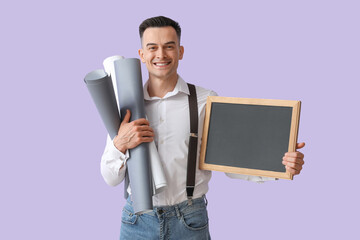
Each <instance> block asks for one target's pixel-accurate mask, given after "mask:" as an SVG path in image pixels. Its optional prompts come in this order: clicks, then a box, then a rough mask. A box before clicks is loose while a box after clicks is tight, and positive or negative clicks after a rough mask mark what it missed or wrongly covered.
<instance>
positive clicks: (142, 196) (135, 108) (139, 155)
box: [114, 58, 153, 214]
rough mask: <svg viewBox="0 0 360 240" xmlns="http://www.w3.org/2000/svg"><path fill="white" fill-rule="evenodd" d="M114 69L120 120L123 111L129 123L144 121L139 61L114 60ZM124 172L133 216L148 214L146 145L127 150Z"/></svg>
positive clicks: (149, 178) (150, 185)
mask: <svg viewBox="0 0 360 240" xmlns="http://www.w3.org/2000/svg"><path fill="white" fill-rule="evenodd" d="M114 69H115V76H114V77H115V78H116V83H117V90H118V98H119V106H120V114H121V116H125V114H126V110H127V109H129V110H130V111H131V119H130V121H133V120H136V119H139V118H145V107H144V93H143V85H142V77H141V67H140V60H139V59H136V58H128V59H119V60H115V61H114ZM127 170H128V175H129V179H130V187H131V197H132V201H133V208H134V212H135V213H136V214H142V213H145V212H148V211H152V209H153V204H152V195H153V191H152V190H153V183H152V175H151V165H150V153H149V144H148V143H142V144H140V145H139V146H137V147H135V148H133V149H131V150H130V158H129V159H128V160H127ZM125 189H126V188H125Z"/></svg>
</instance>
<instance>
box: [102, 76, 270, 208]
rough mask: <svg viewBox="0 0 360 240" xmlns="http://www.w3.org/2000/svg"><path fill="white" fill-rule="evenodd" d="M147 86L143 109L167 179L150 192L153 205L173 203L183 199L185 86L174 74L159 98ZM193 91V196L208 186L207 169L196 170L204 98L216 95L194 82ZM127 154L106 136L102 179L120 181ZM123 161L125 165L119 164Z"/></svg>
mask: <svg viewBox="0 0 360 240" xmlns="http://www.w3.org/2000/svg"><path fill="white" fill-rule="evenodd" d="M147 87H148V82H146V84H145V86H144V99H145V112H146V115H147V117H148V120H149V122H150V126H151V127H152V128H153V130H154V133H155V137H154V141H155V144H156V146H157V149H158V153H159V156H160V161H161V164H162V166H163V169H164V173H165V177H166V180H167V187H166V188H165V189H164V190H163V191H162V192H160V193H158V194H155V195H154V196H153V205H154V206H165V205H166V206H167V205H174V204H178V203H180V202H183V201H185V200H187V195H186V174H187V157H188V145H189V134H190V116H189V102H188V95H189V94H190V93H189V88H188V86H187V83H186V82H185V81H184V80H183V79H182V78H181V77H179V78H178V81H177V84H176V86H175V88H174V90H173V91H172V92H168V93H167V94H166V95H165V96H164V97H163V98H159V97H150V96H149V93H148V91H147ZM196 93H197V101H198V111H199V127H198V136H199V138H198V151H197V163H196V165H197V167H196V176H195V190H194V196H193V197H194V198H198V197H201V196H202V195H204V194H206V193H207V192H208V189H209V187H208V183H209V181H210V178H211V171H207V170H200V169H199V167H198V166H199V155H200V146H201V145H200V144H201V136H202V131H203V123H204V117H205V105H206V99H207V97H208V96H216V95H217V94H216V93H215V92H214V91H211V90H207V89H204V88H202V87H198V86H196ZM128 156H129V155H128V152H127V153H126V154H122V153H121V152H120V151H118V150H117V149H116V148H115V147H114V145H113V142H112V141H111V139H110V138H109V137H108V139H107V144H106V147H105V151H104V154H103V156H102V159H101V173H102V175H103V177H104V179H105V181H106V183H108V184H109V185H111V186H115V185H117V184H119V183H120V182H122V180H123V179H124V176H125V169H126V164H125V162H126V159H127V158H128ZM123 164H125V166H124V167H122V168H121V166H123ZM120 168H121V169H120ZM229 176H230V175H229ZM230 177H233V178H241V179H245V180H250V181H257V182H262V181H264V180H270V179H271V178H269V179H264V178H261V177H253V176H243V175H234V174H232V175H231V176H230Z"/></svg>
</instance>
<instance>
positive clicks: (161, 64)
mask: <svg viewBox="0 0 360 240" xmlns="http://www.w3.org/2000/svg"><path fill="white" fill-rule="evenodd" d="M170 63H171V62H156V63H154V65H155V66H158V67H164V66H167V65H169V64H170Z"/></svg>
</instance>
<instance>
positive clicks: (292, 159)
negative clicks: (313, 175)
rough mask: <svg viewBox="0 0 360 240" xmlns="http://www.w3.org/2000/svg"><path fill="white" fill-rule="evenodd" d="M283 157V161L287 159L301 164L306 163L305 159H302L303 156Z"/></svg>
mask: <svg viewBox="0 0 360 240" xmlns="http://www.w3.org/2000/svg"><path fill="white" fill-rule="evenodd" d="M282 159H283V161H286V162H291V163H296V164H301V165H303V164H304V159H302V158H296V157H283V158H282Z"/></svg>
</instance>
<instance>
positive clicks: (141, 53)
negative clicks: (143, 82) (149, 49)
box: [139, 48, 145, 63]
mask: <svg viewBox="0 0 360 240" xmlns="http://www.w3.org/2000/svg"><path fill="white" fill-rule="evenodd" d="M139 56H140V59H141V62H143V63H145V58H144V50H143V49H142V48H140V49H139Z"/></svg>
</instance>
